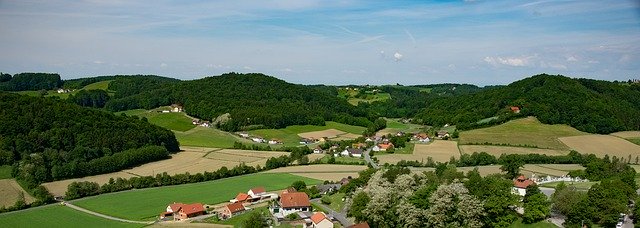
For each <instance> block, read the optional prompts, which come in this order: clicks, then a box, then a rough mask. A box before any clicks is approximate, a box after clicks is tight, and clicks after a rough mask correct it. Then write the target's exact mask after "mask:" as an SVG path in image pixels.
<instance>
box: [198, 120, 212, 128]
mask: <svg viewBox="0 0 640 228" xmlns="http://www.w3.org/2000/svg"><path fill="white" fill-rule="evenodd" d="M200 126H201V127H210V126H211V123H210V122H209V121H202V123H200Z"/></svg>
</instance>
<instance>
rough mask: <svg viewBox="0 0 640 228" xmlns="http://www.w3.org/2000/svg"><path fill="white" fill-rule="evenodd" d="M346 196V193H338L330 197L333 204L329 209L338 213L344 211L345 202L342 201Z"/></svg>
mask: <svg viewBox="0 0 640 228" xmlns="http://www.w3.org/2000/svg"><path fill="white" fill-rule="evenodd" d="M344 196H345V194H344V193H336V194H333V195H331V196H329V198H330V199H331V204H329V208H331V209H332V210H334V211H338V212H340V211H342V207H344V201H342V198H344Z"/></svg>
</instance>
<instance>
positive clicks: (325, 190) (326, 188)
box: [316, 184, 342, 195]
mask: <svg viewBox="0 0 640 228" xmlns="http://www.w3.org/2000/svg"><path fill="white" fill-rule="evenodd" d="M340 187H342V185H341V184H318V185H316V188H318V192H320V194H323V195H324V194H329V193H332V192H335V191H338V189H340Z"/></svg>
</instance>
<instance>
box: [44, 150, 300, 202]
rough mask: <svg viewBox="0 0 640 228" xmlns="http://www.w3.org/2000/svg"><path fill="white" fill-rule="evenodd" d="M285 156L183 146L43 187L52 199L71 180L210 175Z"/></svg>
mask: <svg viewBox="0 0 640 228" xmlns="http://www.w3.org/2000/svg"><path fill="white" fill-rule="evenodd" d="M286 154H289V153H288V152H272V151H252V150H232V149H224V150H220V149H216V148H201V147H182V151H181V152H179V153H176V154H173V155H171V158H170V159H165V160H161V161H156V162H151V163H147V164H144V165H141V166H138V167H135V168H132V169H127V170H122V171H120V172H115V173H108V174H102V175H96V176H89V177H83V178H75V179H68V180H62V181H55V182H49V183H44V184H43V185H44V186H45V187H46V188H47V189H49V191H50V192H51V193H52V194H54V195H55V196H60V195H64V193H65V192H66V191H67V186H68V185H69V184H70V183H71V182H74V181H91V182H96V183H98V184H101V185H102V184H105V183H107V182H109V178H114V179H115V178H118V177H122V178H131V177H134V176H154V175H156V174H159V173H163V172H167V174H169V175H175V174H180V173H186V172H189V173H191V174H196V173H203V172H204V171H209V172H213V171H216V170H218V169H220V168H222V167H223V166H226V167H227V168H229V169H230V168H233V167H234V166H236V165H239V164H240V163H242V162H244V163H245V164H246V165H249V166H254V167H255V166H256V165H260V166H262V167H264V165H265V164H266V162H267V159H269V158H271V157H277V156H281V155H286Z"/></svg>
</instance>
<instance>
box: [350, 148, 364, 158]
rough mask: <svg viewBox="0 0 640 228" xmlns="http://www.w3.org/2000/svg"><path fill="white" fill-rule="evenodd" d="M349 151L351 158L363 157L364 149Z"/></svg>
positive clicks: (351, 149)
mask: <svg viewBox="0 0 640 228" xmlns="http://www.w3.org/2000/svg"><path fill="white" fill-rule="evenodd" d="M347 151H349V154H350V155H351V156H354V157H357V158H361V157H362V153H363V151H362V149H354V148H349V149H347Z"/></svg>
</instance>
